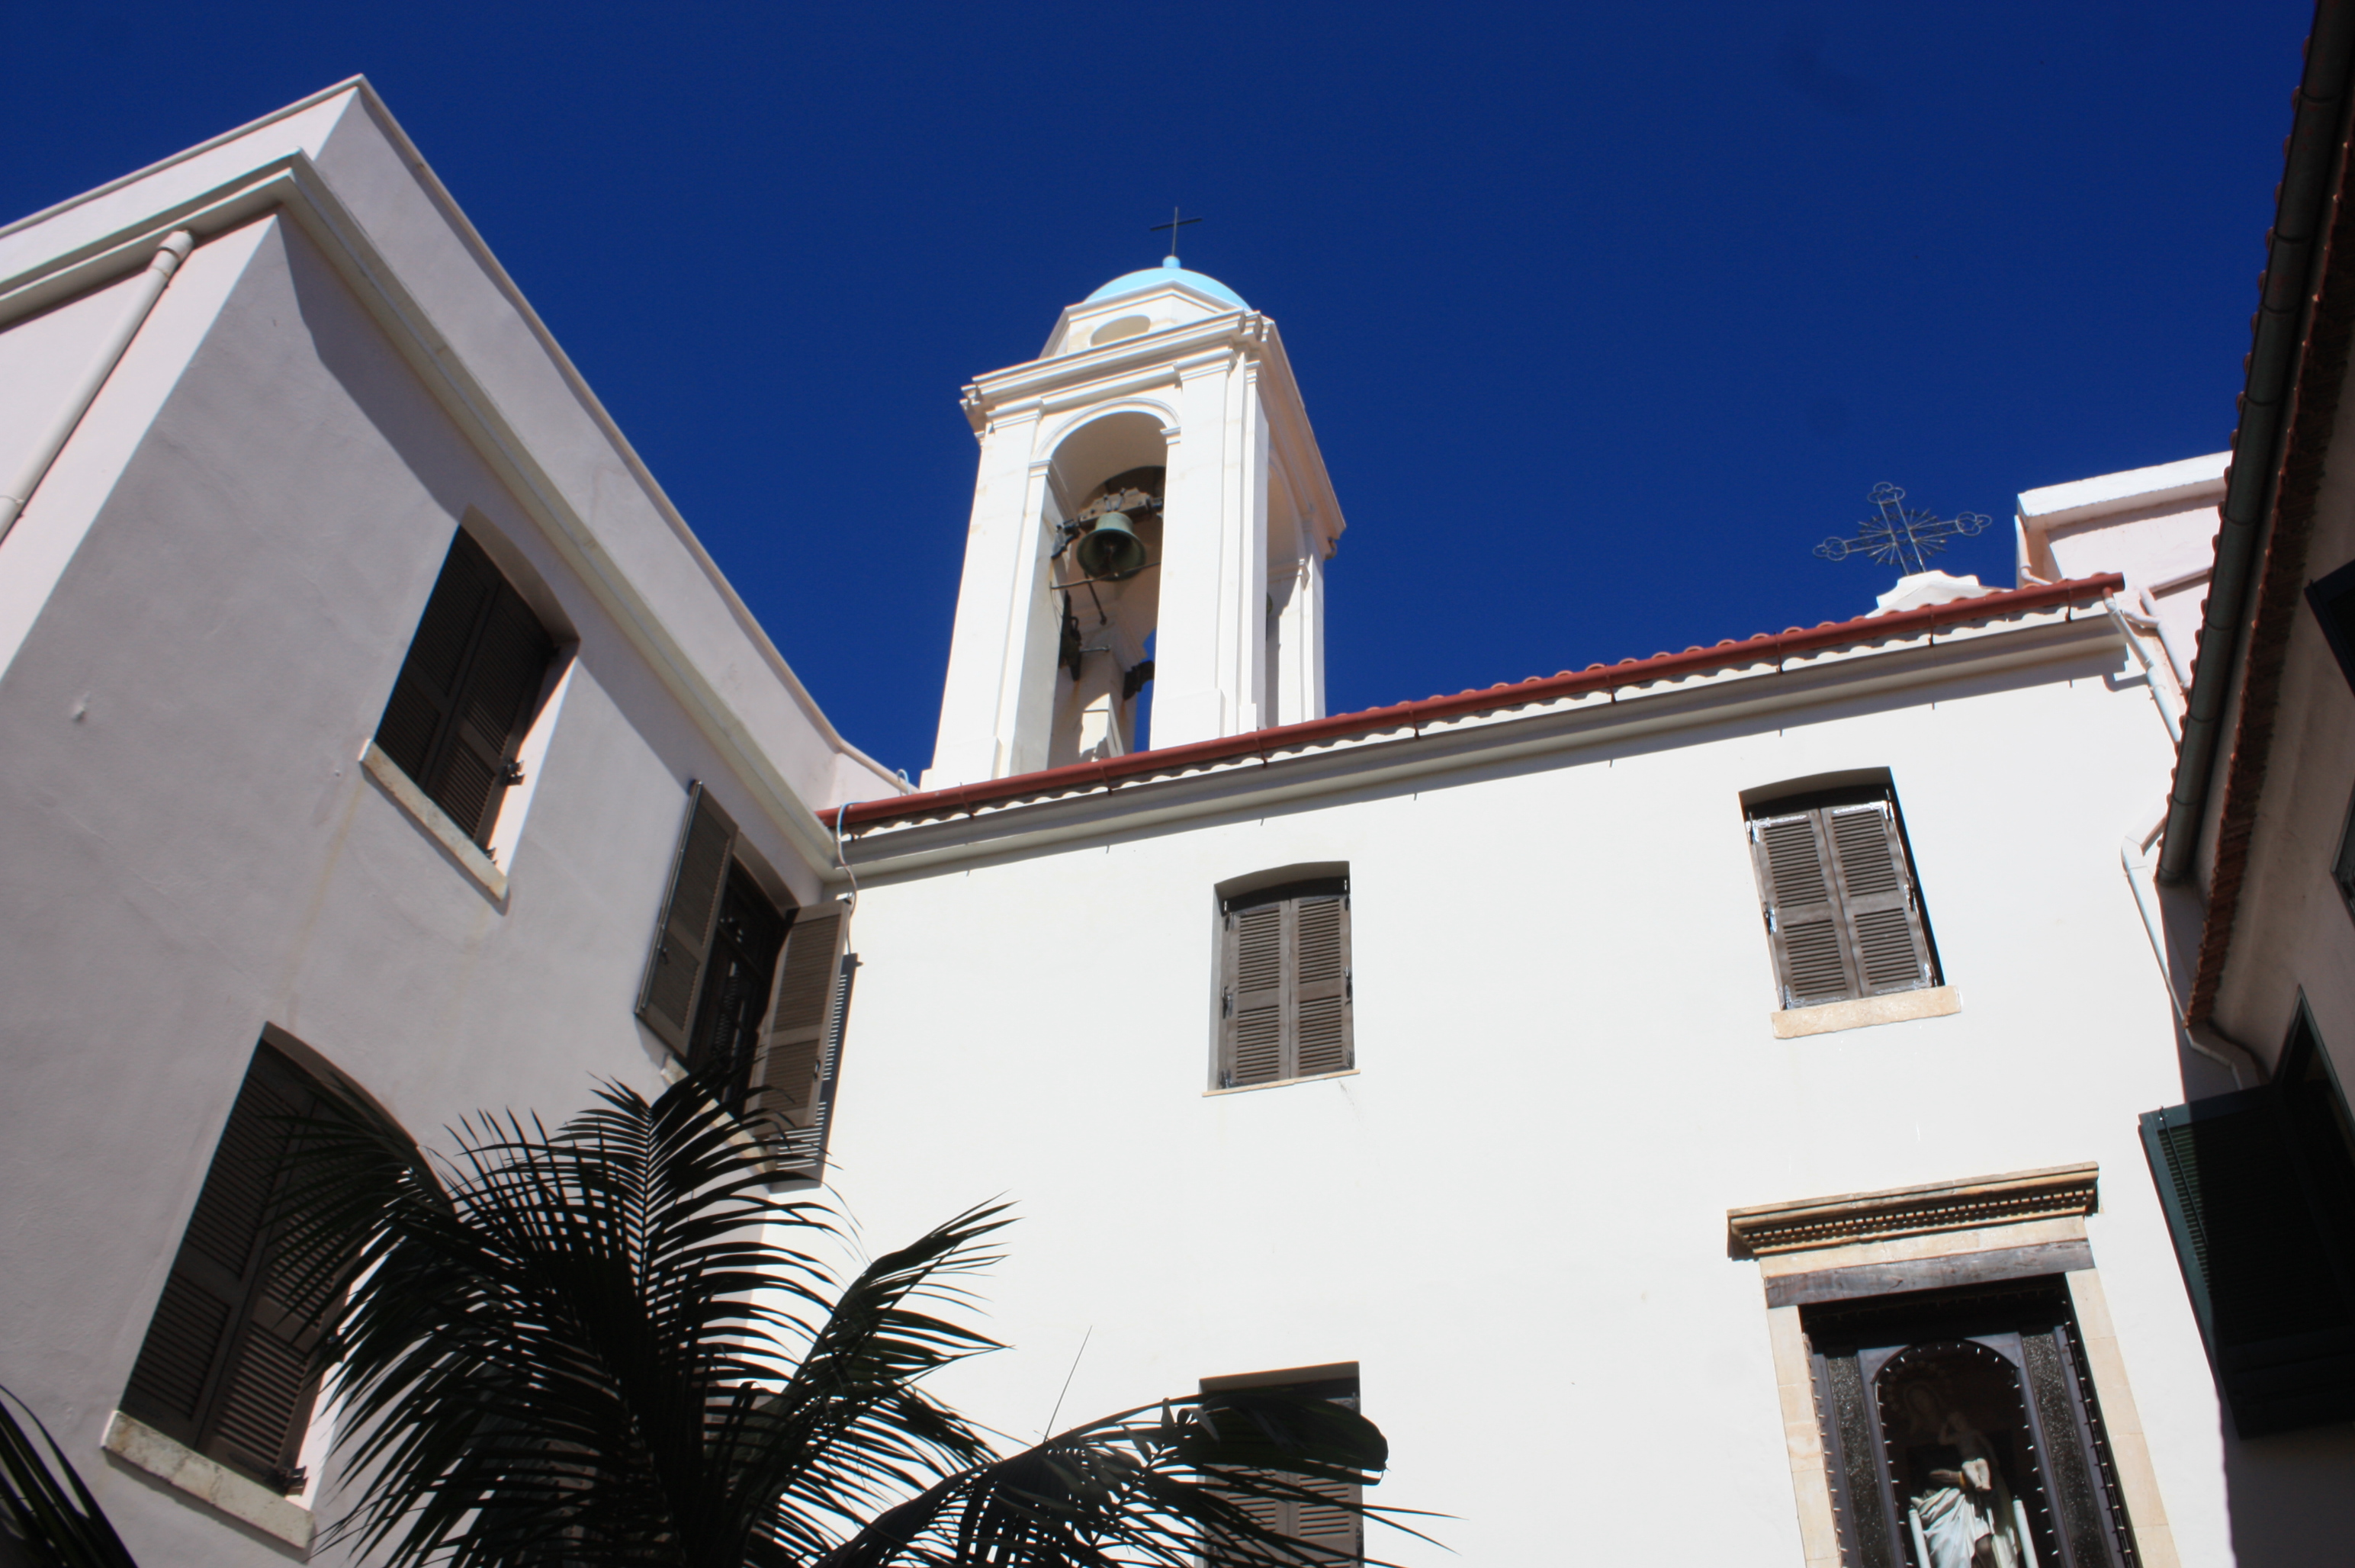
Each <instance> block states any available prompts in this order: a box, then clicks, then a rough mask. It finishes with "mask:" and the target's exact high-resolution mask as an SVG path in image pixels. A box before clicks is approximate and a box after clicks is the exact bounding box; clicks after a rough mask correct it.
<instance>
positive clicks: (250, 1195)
mask: <svg viewBox="0 0 2355 1568" xmlns="http://www.w3.org/2000/svg"><path fill="white" fill-rule="evenodd" d="M326 1099H327V1094H326V1092H325V1090H323V1089H322V1088H321V1087H320V1086H319V1085H318V1084H316V1083H314V1082H313V1081H312V1080H311V1079H310V1078H309V1077H308V1076H307V1075H305V1074H304V1072H301V1071H300V1070H299V1069H297V1068H296V1067H295V1066H294V1064H293V1062H292V1061H288V1060H287V1059H286V1058H285V1057H284V1056H282V1055H281V1054H280V1053H279V1052H278V1051H274V1050H272V1048H271V1047H270V1046H268V1045H267V1044H264V1045H262V1046H261V1047H259V1048H258V1049H257V1050H256V1051H255V1052H254V1055H253V1061H252V1065H251V1066H250V1068H249V1069H248V1071H247V1072H246V1076H245V1083H244V1084H243V1086H242V1087H241V1088H240V1090H239V1092H238V1096H237V1102H236V1104H234V1105H233V1106H232V1107H231V1108H230V1111H229V1124H228V1125H227V1126H225V1127H224V1128H223V1129H222V1130H221V1136H220V1143H219V1146H218V1147H217V1148H216V1149H215V1150H214V1151H213V1158H212V1164H211V1166H210V1168H208V1169H207V1171H206V1172H205V1179H204V1185H203V1186H202V1187H200V1188H199V1189H197V1206H196V1210H195V1211H194V1212H193V1213H192V1214H191V1215H190V1216H189V1218H188V1228H187V1230H186V1232H185V1233H184V1234H183V1235H182V1237H181V1239H180V1246H179V1251H178V1252H177V1253H176V1254H175V1255H174V1257H173V1260H172V1268H171V1273H170V1274H169V1275H167V1276H166V1278H165V1283H164V1294H163V1296H162V1298H161V1299H160V1300H158V1301H157V1303H156V1305H155V1317H153V1318H151V1319H150V1320H149V1322H148V1326H147V1337H146V1339H145V1340H144V1342H143V1343H142V1344H141V1346H140V1348H139V1357H138V1360H136V1361H135V1362H134V1363H133V1367H132V1371H131V1381H130V1385H129V1386H128V1387H127V1388H126V1389H124V1391H123V1413H125V1414H128V1415H133V1416H135V1417H137V1418H138V1419H139V1420H141V1421H144V1422H145V1423H146V1424H148V1425H150V1426H152V1427H154V1428H155V1429H156V1430H157V1431H159V1432H161V1433H163V1434H164V1435H165V1436H167V1437H171V1438H174V1439H176V1440H177V1441H179V1442H181V1443H184V1444H186V1445H188V1446H189V1447H190V1448H193V1449H195V1450H196V1451H197V1453H199V1454H203V1455H206V1456H208V1457H210V1458H213V1459H216V1460H218V1461H219V1462H220V1463H222V1464H223V1465H226V1466H228V1467H230V1468H232V1469H235V1470H237V1471H240V1472H241V1473H243V1474H244V1475H247V1476H250V1477H252V1478H254V1479H255V1480H258V1481H261V1483H262V1484H264V1485H265V1486H269V1487H272V1488H275V1489H277V1490H279V1491H282V1492H288V1493H293V1492H299V1491H301V1490H302V1489H303V1485H304V1477H303V1475H302V1472H301V1471H300V1470H299V1469H297V1468H296V1463H297V1461H298V1459H299V1458H300V1456H301V1453H302V1446H303V1435H304V1428H305V1427H307V1426H308V1425H309V1424H310V1420H311V1406H312V1403H313V1400H314V1397H315V1396H316V1394H317V1392H318V1376H317V1370H316V1369H314V1367H313V1366H312V1364H311V1357H312V1351H313V1349H314V1347H315V1346H316V1345H317V1343H318V1339H319V1332H320V1321H319V1320H320V1317H321V1316H322V1315H323V1313H324V1311H325V1308H326V1307H328V1306H330V1305H331V1304H332V1298H333V1296H334V1294H335V1290H336V1285H335V1283H334V1282H333V1280H332V1279H331V1278H329V1277H328V1271H325V1270H323V1269H319V1268H316V1267H312V1266H307V1265H297V1264H293V1263H292V1262H290V1260H289V1259H287V1258H286V1257H285V1256H284V1255H282V1251H281V1249H280V1248H279V1246H278V1240H279V1234H278V1231H279V1227H278V1225H277V1216H276V1215H275V1214H274V1213H273V1206H274V1204H275V1201H276V1200H277V1198H278V1195H279V1193H280V1190H281V1189H282V1181H283V1171H282V1163H283V1160H284V1157H285V1154H286V1151H287V1147H288V1145H289V1143H290V1141H291V1140H292V1138H293V1136H294V1135H295V1132H296V1130H297V1128H296V1125H295V1124H296V1123H298V1122H299V1121H300V1120H302V1119H303V1118H305V1117H308V1116H312V1115H317V1114H318V1113H319V1112H320V1111H321V1110H322V1109H323V1108H324V1107H325V1101H326Z"/></svg>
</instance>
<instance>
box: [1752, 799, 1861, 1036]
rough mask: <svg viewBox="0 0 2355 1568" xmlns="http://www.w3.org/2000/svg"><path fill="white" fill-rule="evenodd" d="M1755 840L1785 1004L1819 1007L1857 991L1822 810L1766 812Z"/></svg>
mask: <svg viewBox="0 0 2355 1568" xmlns="http://www.w3.org/2000/svg"><path fill="white" fill-rule="evenodd" d="M1750 842H1751V846H1752V852H1753V855H1754V856H1755V858H1756V860H1757V866H1758V885H1759V886H1760V887H1761V888H1762V889H1764V891H1765V895H1766V932H1767V944H1768V945H1769V947H1771V948H1772V949H1773V952H1774V977H1775V980H1776V982H1777V984H1778V985H1779V986H1780V987H1781V988H1782V992H1783V1005H1784V1006H1785V1007H1786V1008H1806V1007H1813V1006H1815V1005H1816V1004H1817V1003H1820V1002H1833V1001H1839V1000H1841V999H1843V998H1845V997H1850V996H1853V995H1855V986H1856V979H1855V975H1854V965H1853V964H1852V963H1851V961H1850V954H1849V940H1848V935H1847V933H1846V931H1845V930H1844V929H1843V927H1842V925H1841V923H1840V919H1839V910H1838V905H1837V904H1836V903H1835V901H1834V888H1833V882H1832V879H1831V877H1830V875H1829V874H1828V872H1829V868H1828V863H1827V858H1826V856H1825V853H1824V847H1823V842H1822V829H1821V823H1820V819H1819V817H1818V816H1817V813H1815V812H1812V811H1803V812H1797V813H1795V814H1793V815H1791V816H1767V817H1759V818H1757V819H1755V820H1753V822H1752V823H1751V825H1750Z"/></svg>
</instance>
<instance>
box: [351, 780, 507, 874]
mask: <svg viewBox="0 0 2355 1568" xmlns="http://www.w3.org/2000/svg"><path fill="white" fill-rule="evenodd" d="M360 766H361V767H363V768H365V769H367V770H368V777H370V778H372V779H374V780H376V782H377V784H378V787H379V788H381V789H382V790H383V791H384V793H385V794H387V795H390V796H391V797H392V803H393V804H394V805H398V806H399V807H400V809H401V810H403V811H405V812H407V813H409V815H410V817H411V818H412V819H414V820H415V822H416V823H417V826H419V827H422V828H423V829H425V831H426V832H427V833H429V834H431V835H432V837H433V841H434V842H435V843H437V844H439V845H440V846H442V852H443V853H444V854H446V855H448V856H449V857H450V859H453V860H454V861H456V862H457V863H458V869H460V870H462V871H464V872H465V873H466V875H468V876H470V877H472V878H474V880H475V881H477V882H479V883H481V884H482V886H483V891H485V892H486V893H488V894H490V895H491V897H492V898H494V899H496V900H497V901H499V902H501V903H505V902H506V898H507V874H506V872H505V871H502V870H500V869H499V865H498V862H497V861H496V860H494V859H491V858H490V857H489V856H488V855H485V853H483V847H482V846H481V845H479V844H477V843H475V842H474V840H473V839H472V838H469V837H466V835H465V833H464V831H463V830H461V829H460V827H458V825H457V823H455V822H453V821H452V820H451V817H450V814H449V813H448V812H446V811H444V810H442V808H441V807H440V806H438V805H434V804H433V799H432V796H430V795H427V794H426V793H425V792H424V791H423V790H421V789H419V788H418V787H417V781H416V780H414V779H412V778H410V776H409V775H408V774H407V773H402V772H401V771H400V763H396V762H394V761H393V760H392V759H391V758H390V757H389V756H387V755H385V752H384V749H383V748H382V747H380V746H378V744H377V743H376V742H375V741H369V742H368V750H367V751H365V752H361V753H360Z"/></svg>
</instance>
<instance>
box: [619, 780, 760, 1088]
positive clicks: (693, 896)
mask: <svg viewBox="0 0 2355 1568" xmlns="http://www.w3.org/2000/svg"><path fill="white" fill-rule="evenodd" d="M735 848H736V825H735V823H733V822H731V821H730V820H729V817H728V814H727V813H726V812H724V811H722V810H720V809H719V805H718V804H717V803H715V802H714V801H713V800H712V799H711V797H710V796H709V795H707V794H706V793H705V792H704V788H703V786H702V784H693V785H690V786H689V788H688V790H687V826H686V827H685V828H684V829H683V830H682V831H681V832H680V834H679V841H678V849H677V853H676V854H674V855H673V856H672V858H671V875H670V886H669V888H668V890H667V891H666V893H665V894H664V898H663V911H662V918H661V920H660V921H658V922H657V923H656V924H655V946H654V952H653V954H652V955H649V956H648V958H647V960H646V975H645V980H644V981H643V982H642V983H641V984H640V986H639V987H638V1017H639V1018H640V1019H644V1020H645V1025H646V1027H647V1028H648V1029H652V1030H654V1031H655V1038H657V1039H659V1040H661V1041H662V1042H663V1043H664V1044H665V1045H667V1046H669V1047H670V1048H671V1050H672V1051H675V1052H677V1053H678V1054H679V1055H680V1056H681V1057H684V1056H685V1055H686V1054H687V1026H688V1025H689V1024H691V1023H693V1022H694V1020H695V1004H696V1001H697V999H698V996H699V995H700V993H701V990H702V986H703V970H704V959H705V958H706V957H707V956H708V955H709V953H710V951H711V931H712V926H713V924H714V923H716V922H717V921H718V920H719V900H720V895H721V893H722V892H723V891H724V890H725V889H726V887H727V884H728V867H729V863H730V860H731V859H733V857H734V854H735Z"/></svg>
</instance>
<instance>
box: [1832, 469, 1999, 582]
mask: <svg viewBox="0 0 2355 1568" xmlns="http://www.w3.org/2000/svg"><path fill="white" fill-rule="evenodd" d="M1865 499H1866V500H1868V501H1870V502H1871V503H1872V504H1873V506H1874V507H1877V508H1878V509H1879V515H1878V516H1875V517H1867V518H1865V519H1864V521H1862V522H1860V523H1859V524H1857V526H1856V538H1854V539H1826V540H1825V541H1824V542H1823V543H1821V544H1819V545H1817V547H1816V553H1817V555H1819V556H1822V557H1823V558H1824V559H1825V560H1847V559H1848V558H1849V556H1851V555H1869V556H1870V557H1871V558H1872V559H1873V560H1877V561H1880V562H1881V564H1882V565H1884V566H1890V565H1893V566H1895V567H1896V568H1897V569H1898V570H1899V571H1901V572H1903V573H1906V574H1908V575H1910V574H1912V573H1913V572H1917V571H1929V570H1930V568H1929V564H1928V563H1929V560H1930V558H1931V557H1932V556H1934V555H1944V554H1945V551H1946V541H1947V540H1948V539H1953V538H1954V537H1955V535H1957V534H1960V535H1961V536H1962V537H1963V538H1965V539H1970V538H1973V537H1975V536H1976V535H1977V534H1979V533H1980V532H1982V531H1983V530H1984V529H1985V528H1987V524H1988V523H1989V522H1991V521H1993V519H1992V518H1990V517H1987V516H1986V515H1985V514H1983V513H1979V512H1964V513H1961V514H1960V515H1958V516H1955V517H1939V516H1938V515H1937V514H1936V513H1934V512H1924V511H1920V510H1917V509H1915V508H1913V507H1908V506H1907V505H1906V504H1905V492H1904V491H1903V490H1902V489H1900V488H1899V487H1898V486H1896V485H1890V484H1881V485H1874V486H1873V487H1872V494H1871V495H1870V496H1866V497H1865ZM1909 562H1910V563H1911V564H1910V565H1909V564H1908V563H1909Z"/></svg>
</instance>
